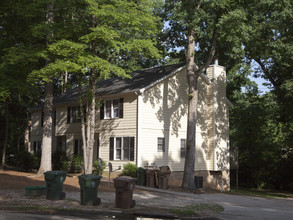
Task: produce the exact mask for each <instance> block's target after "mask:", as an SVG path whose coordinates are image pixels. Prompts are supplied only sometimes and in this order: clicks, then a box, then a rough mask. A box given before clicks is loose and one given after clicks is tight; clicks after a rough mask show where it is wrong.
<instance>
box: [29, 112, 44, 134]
mask: <svg viewBox="0 0 293 220" xmlns="http://www.w3.org/2000/svg"><path fill="white" fill-rule="evenodd" d="M41 119H42V111H34V112H32V114H31V121H32V125H31V128H32V130H31V132H32V133H31V134H32V136H37V135H42V133H43V127H42V125H41Z"/></svg>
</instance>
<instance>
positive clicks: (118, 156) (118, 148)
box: [116, 138, 121, 160]
mask: <svg viewBox="0 0 293 220" xmlns="http://www.w3.org/2000/svg"><path fill="white" fill-rule="evenodd" d="M116 159H117V160H121V138H116Z"/></svg>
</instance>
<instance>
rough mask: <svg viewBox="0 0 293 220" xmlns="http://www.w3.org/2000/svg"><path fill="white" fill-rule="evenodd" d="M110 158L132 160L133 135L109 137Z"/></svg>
mask: <svg viewBox="0 0 293 220" xmlns="http://www.w3.org/2000/svg"><path fill="white" fill-rule="evenodd" d="M110 160H130V161H134V137H111V138H110Z"/></svg>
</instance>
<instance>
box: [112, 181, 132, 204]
mask: <svg viewBox="0 0 293 220" xmlns="http://www.w3.org/2000/svg"><path fill="white" fill-rule="evenodd" d="M135 181H136V179H135V178H131V177H128V176H121V177H117V178H115V179H114V186H115V190H116V195H115V207H116V208H121V209H128V208H133V207H134V206H135V200H133V199H132V198H133V190H134V187H135Z"/></svg>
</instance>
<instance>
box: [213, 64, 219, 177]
mask: <svg viewBox="0 0 293 220" xmlns="http://www.w3.org/2000/svg"><path fill="white" fill-rule="evenodd" d="M216 65H218V63H217V60H216V61H215V64H214V65H213V96H214V171H217V170H218V166H217V152H216V149H217V119H216V110H217V80H216V77H215V75H216V74H215V73H216Z"/></svg>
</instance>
